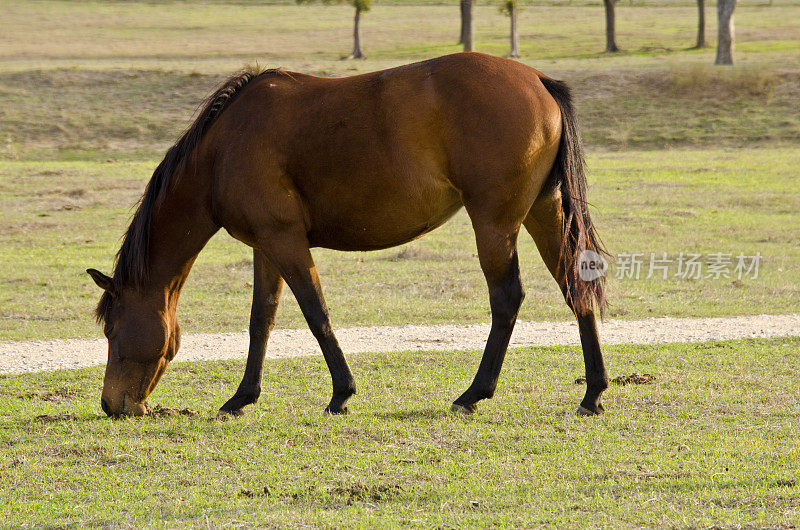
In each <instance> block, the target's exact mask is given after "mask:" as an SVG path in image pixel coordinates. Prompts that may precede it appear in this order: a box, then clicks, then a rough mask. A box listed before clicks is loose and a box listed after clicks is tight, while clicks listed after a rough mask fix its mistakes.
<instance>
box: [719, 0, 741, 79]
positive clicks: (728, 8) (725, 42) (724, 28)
mask: <svg viewBox="0 0 800 530" xmlns="http://www.w3.org/2000/svg"><path fill="white" fill-rule="evenodd" d="M735 8H736V0H717V21H718V22H717V24H718V26H719V33H718V35H717V59H716V60H715V61H714V64H733V10H734V9H735Z"/></svg>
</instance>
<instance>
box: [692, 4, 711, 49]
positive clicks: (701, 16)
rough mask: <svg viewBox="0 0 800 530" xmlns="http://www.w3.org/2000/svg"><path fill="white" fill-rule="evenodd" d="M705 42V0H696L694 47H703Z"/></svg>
mask: <svg viewBox="0 0 800 530" xmlns="http://www.w3.org/2000/svg"><path fill="white" fill-rule="evenodd" d="M706 46H708V43H706V0H697V44H695V46H694V47H695V48H705V47H706Z"/></svg>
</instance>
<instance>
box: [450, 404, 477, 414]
mask: <svg viewBox="0 0 800 530" xmlns="http://www.w3.org/2000/svg"><path fill="white" fill-rule="evenodd" d="M450 412H452V413H453V414H458V415H461V416H471V415H472V414H475V408H474V407H473V408H471V409H470V408H469V407H465V406H464V405H459V404H458V403H453V404H452V405H451V406H450Z"/></svg>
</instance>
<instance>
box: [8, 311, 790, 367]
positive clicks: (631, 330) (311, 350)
mask: <svg viewBox="0 0 800 530" xmlns="http://www.w3.org/2000/svg"><path fill="white" fill-rule="evenodd" d="M488 333H489V324H473V325H441V326H398V327H388V326H387V327H363V328H344V329H339V330H337V331H336V335H337V337H338V338H339V342H340V343H341V345H342V348H343V349H344V351H345V352H346V353H358V352H378V351H403V350H473V349H481V348H483V345H484V342H485V341H486V337H487V335H488ZM795 335H800V313H798V314H792V315H753V316H740V317H724V318H651V319H645V320H611V321H608V322H606V323H605V324H602V325H601V327H600V338H601V341H602V342H603V343H605V344H621V343H634V344H648V343H659V342H698V341H705V340H725V339H741V338H747V337H758V338H766V337H786V336H795ZM247 342H248V337H247V333H200V334H196V335H185V336H184V337H183V338H182V340H181V343H182V346H181V351H180V353H179V354H178V360H180V361H198V360H212V359H233V358H239V357H244V356H245V354H246V352H247ZM578 343H579V342H578V330H577V326H576V325H575V323H574V322H518V323H517V326H516V328H515V329H514V336H513V337H512V339H511V346H512V347H520V346H549V345H558V344H578ZM318 353H319V349H318V348H317V344H316V341H315V340H314V338H313V336H312V335H311V333H310V332H309V331H308V330H307V329H297V330H292V329H281V330H275V331H273V332H272V336H271V337H270V340H269V347H268V351H267V357H269V358H272V359H277V358H282V357H296V356H302V355H316V354H318ZM320 355H321V354H320ZM105 361H106V341H105V339H94V340H78V339H66V340H47V341H38V340H37V341H27V342H0V373H22V372H37V371H45V370H58V369H61V368H79V367H82V366H93V365H96V364H104V363H105Z"/></svg>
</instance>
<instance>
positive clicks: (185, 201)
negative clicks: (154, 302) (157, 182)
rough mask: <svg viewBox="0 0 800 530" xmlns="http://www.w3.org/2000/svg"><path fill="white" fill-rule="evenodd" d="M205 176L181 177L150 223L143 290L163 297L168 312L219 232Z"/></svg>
mask: <svg viewBox="0 0 800 530" xmlns="http://www.w3.org/2000/svg"><path fill="white" fill-rule="evenodd" d="M206 174H207V172H205V171H203V172H201V171H197V172H194V171H192V172H190V171H187V172H186V174H185V175H181V176H180V178H179V179H178V180H177V182H176V183H175V185H174V187H173V188H172V189H170V191H169V192H168V193H167V194H166V196H165V197H164V200H163V202H162V203H161V205H160V206H159V207H158V208H156V209H155V211H154V212H153V214H152V217H151V220H150V242H149V246H148V268H149V275H148V284H149V285H148V286H147V287H146V290H147V291H150V292H157V293H163V294H165V295H166V298H165V299H166V301H167V305H168V309H169V310H170V312H174V311H175V307H176V305H177V302H178V297H179V296H180V291H181V288H182V287H183V283H184V282H185V281H186V277H187V276H188V275H189V271H190V270H191V268H192V265H193V264H194V260H195V258H197V255H198V254H199V253H200V251H201V250H202V249H203V247H204V246H205V245H206V243H207V242H208V240H209V239H211V236H213V235H214V234H215V233H216V232H217V230H219V226H217V225H216V224H215V223H214V221H213V219H212V215H211V210H210V193H211V191H210V178H209V177H208V176H207V175H206Z"/></svg>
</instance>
